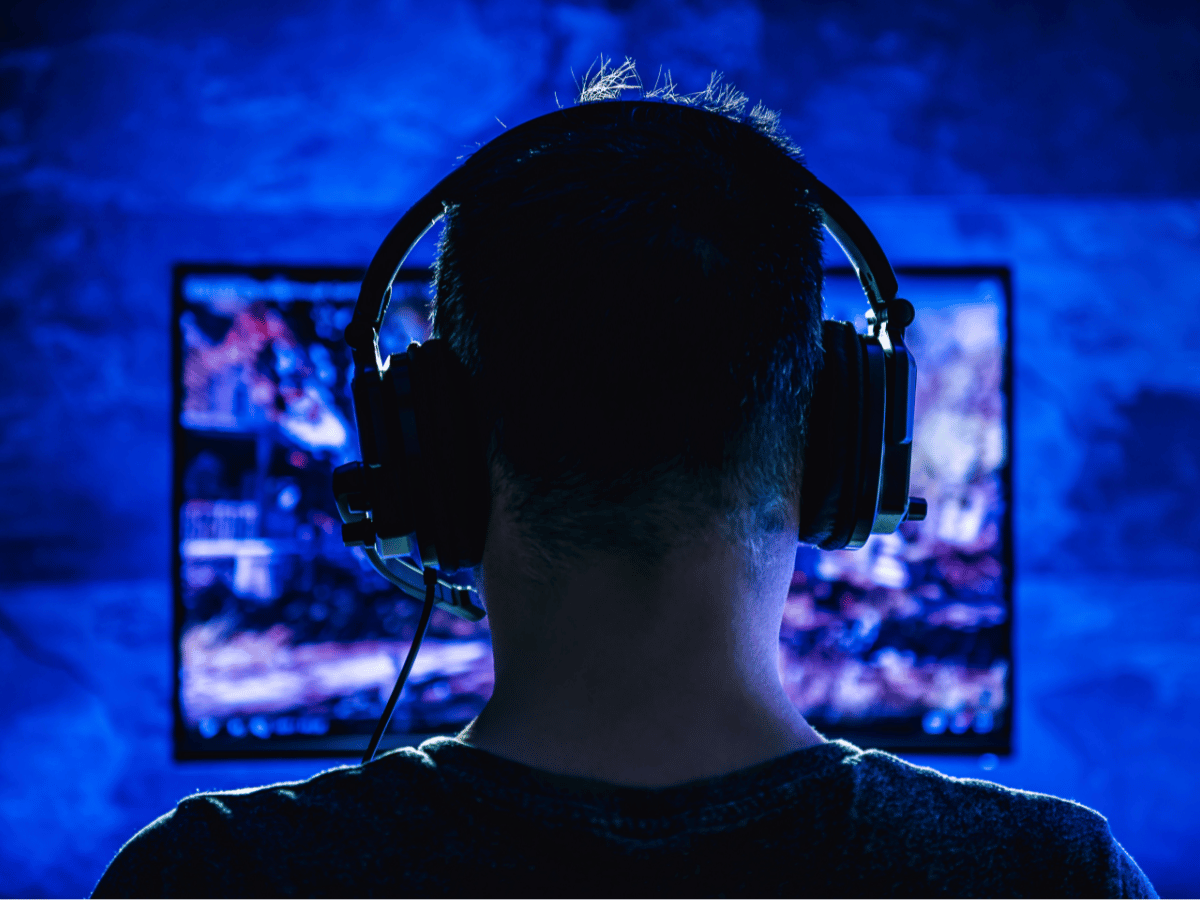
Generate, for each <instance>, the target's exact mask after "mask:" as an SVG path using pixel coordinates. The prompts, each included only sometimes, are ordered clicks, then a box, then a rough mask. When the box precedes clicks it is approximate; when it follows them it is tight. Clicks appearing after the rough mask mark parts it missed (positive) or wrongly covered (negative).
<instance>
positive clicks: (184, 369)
mask: <svg viewBox="0 0 1200 900" xmlns="http://www.w3.org/2000/svg"><path fill="white" fill-rule="evenodd" d="M898 274H899V276H900V281H901V285H902V286H903V290H904V293H905V296H907V297H909V298H910V299H911V300H912V301H913V303H914V305H915V306H916V309H917V320H916V323H915V324H914V326H913V327H912V329H910V331H909V343H910V346H911V348H912V351H913V354H914V356H915V357H916V360H917V364H918V367H919V371H920V376H919V380H918V392H917V424H916V441H915V443H916V449H915V452H914V456H913V491H912V493H914V494H916V495H918V496H924V497H926V498H927V499H928V500H929V516H928V518H927V519H926V521H925V522H923V523H910V524H905V525H903V526H902V527H901V530H900V533H899V534H897V535H891V536H876V537H872V538H871V539H870V541H869V542H868V544H867V546H866V547H864V548H863V549H861V550H858V551H854V552H834V553H825V552H821V551H817V550H814V549H811V548H805V547H802V548H800V550H799V551H798V553H797V559H796V574H795V576H794V578H793V581H792V587H791V591H790V593H789V596H788V602H787V607H786V612H785V616H784V622H783V628H782V631H781V634H780V655H779V665H780V673H781V676H782V678H783V682H784V685H785V687H786V689H787V691H788V693H789V696H791V697H792V699H793V701H794V702H795V703H796V704H797V706H798V708H800V709H801V711H803V712H804V713H805V715H806V716H808V717H809V719H810V721H811V722H812V723H813V724H814V726H815V727H817V728H818V729H819V730H821V731H822V732H823V733H825V734H827V735H828V736H831V737H832V736H845V737H847V738H849V739H851V740H854V741H855V742H857V743H859V744H860V745H862V746H868V747H881V748H885V749H892V750H910V751H922V752H977V753H981V752H995V753H1005V752H1008V751H1009V749H1010V745H1011V721H1012V690H1011V687H1012V677H1013V671H1012V665H1013V658H1012V641H1011V622H1012V604H1011V534H1010V524H1009V512H1008V511H1009V508H1010V485H1009V477H1008V473H1009V464H1010V460H1009V456H1010V450H1009V433H1010V416H1011V403H1010V393H1009V337H1008V335H1009V331H1010V329H1009V327H1008V326H1009V315H1010V309H1011V303H1010V298H1009V277H1008V273H1007V271H1006V270H1004V269H999V268H962V267H958V268H923V269H907V270H906V269H901V270H899V272H898ZM361 277H362V270H359V269H349V268H306V267H295V266H259V267H245V266H233V265H179V266H177V267H176V269H175V279H174V284H175V290H174V295H175V297H174V301H175V305H174V316H173V319H172V322H173V324H172V328H173V331H174V348H175V353H174V371H175V405H174V414H175V420H174V438H175V440H174V463H175V478H174V513H173V521H174V523H175V529H176V534H175V540H174V542H173V546H174V552H175V565H174V569H173V572H174V577H175V591H174V597H175V618H174V621H175V654H176V655H175V659H176V673H177V681H176V685H175V697H174V701H175V704H174V705H175V729H174V737H175V755H176V757H177V758H179V759H198V758H247V757H256V758H261V757H284V756H319V757H329V756H350V757H353V756H357V755H360V754H361V753H362V751H363V749H364V747H365V745H366V742H367V739H368V737H369V736H370V733H371V731H372V730H373V728H374V726H375V722H376V720H377V718H378V716H379V714H380V712H381V711H382V708H383V704H384V702H385V701H386V699H387V697H388V695H389V693H390V692H391V689H392V686H393V684H394V682H395V679H396V676H397V674H398V671H399V668H400V666H401V665H402V663H403V660H404V657H405V654H406V653H407V650H408V647H409V643H410V641H411V639H412V635H413V633H414V631H415V628H416V624H417V619H418V617H419V612H420V608H419V604H417V603H415V602H414V601H412V600H411V599H409V598H407V597H405V596H403V595H401V594H400V593H399V592H398V591H397V590H396V589H395V588H393V587H392V586H391V585H389V584H387V583H386V582H385V581H384V580H383V579H382V578H380V577H379V576H378V575H377V574H376V573H375V572H374V571H373V570H372V569H371V567H370V565H369V563H368V562H367V560H366V559H365V558H364V557H363V556H362V554H361V551H360V550H356V549H347V548H346V547H344V546H343V545H342V542H341V539H340V521H339V519H338V516H337V510H336V506H335V504H334V500H333V496H332V494H331V491H330V475H331V472H332V470H333V469H334V467H336V466H338V465H340V464H342V463H343V462H347V461H349V460H352V459H356V458H357V457H358V438H357V435H356V433H355V429H354V416H353V411H352V401H351V394H350V379H351V377H352V366H351V359H350V352H349V348H348V347H347V346H346V345H345V343H344V342H343V340H342V330H343V329H344V328H345V326H346V323H347V322H349V320H350V314H351V311H352V309H353V306H354V301H355V299H356V298H357V295H358V285H359V279H360V278H361ZM429 285H430V273H429V271H428V270H425V269H413V270H403V271H402V272H401V273H400V277H399V278H398V279H397V282H396V286H395V289H394V290H393V296H392V304H391V309H390V312H389V315H388V319H387V321H386V323H385V326H384V330H383V333H382V334H381V341H380V342H381V346H382V348H383V351H384V353H395V352H401V351H402V350H403V349H404V348H405V347H406V346H407V345H408V343H409V342H410V341H411V340H424V339H425V338H426V337H427V336H428V330H429V322H428V310H429V298H430V287H429ZM826 303H827V315H829V316H830V317H834V318H845V319H848V320H857V322H858V324H859V326H860V327H865V319H864V318H863V315H862V313H863V311H865V309H866V302H865V299H864V298H863V294H862V291H861V289H860V288H859V287H858V284H857V281H856V280H855V279H854V278H853V276H852V274H851V273H850V272H849V271H848V270H847V271H843V270H840V269H834V270H831V271H830V273H829V276H828V280H827V288H826ZM460 578H464V579H465V578H469V575H462V576H460ZM492 678H493V673H492V656H491V642H490V635H489V631H488V623H487V620H486V619H484V620H483V621H482V622H479V623H470V622H466V621H463V620H462V619H458V618H456V617H454V616H452V615H449V614H448V613H445V612H443V611H441V610H435V612H434V614H433V618H432V620H431V624H430V628H429V632H428V634H427V636H426V638H425V641H424V644H423V646H422V648H421V652H420V654H419V655H418V657H417V660H416V664H415V666H414V668H413V671H412V674H411V676H410V677H409V682H408V684H407V686H406V687H405V690H404V694H403V696H402V698H401V700H400V703H399V704H398V706H397V709H396V714H395V716H394V718H393V720H392V726H391V729H390V730H389V733H388V735H387V736H385V738H384V741H383V744H382V745H381V746H382V747H383V748H384V749H387V748H389V747H394V746H398V745H403V744H409V743H412V742H414V741H415V740H419V739H420V737H422V736H425V735H430V734H438V733H448V732H453V731H455V730H457V729H458V728H460V727H461V726H462V725H463V724H465V723H466V722H467V721H469V720H470V719H471V718H472V717H474V715H475V714H477V713H478V712H479V710H480V709H482V707H483V705H484V703H486V701H487V699H488V697H489V696H490V693H491V688H492Z"/></svg>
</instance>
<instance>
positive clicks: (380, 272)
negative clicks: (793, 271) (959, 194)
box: [346, 100, 911, 368]
mask: <svg viewBox="0 0 1200 900" xmlns="http://www.w3.org/2000/svg"><path fill="white" fill-rule="evenodd" d="M644 107H651V108H654V109H655V110H658V109H662V108H663V107H667V108H669V109H671V110H672V111H673V112H674V111H678V113H679V114H680V115H682V116H685V117H688V116H697V117H705V118H706V119H707V118H708V117H712V116H717V117H718V118H720V119H721V120H722V121H725V122H729V121H734V120H731V119H726V118H725V117H723V116H721V114H720V113H715V112H710V111H708V110H704V109H697V108H695V107H691V106H682V105H677V104H670V103H666V102H663V101H655V100H606V101H601V102H597V103H588V104H584V105H581V106H571V107H567V108H565V109H557V110H555V111H554V112H550V113H546V114H545V115H542V116H538V117H537V118H535V119H530V120H529V121H528V122H523V123H522V124H520V125H517V126H515V127H513V128H510V129H509V130H507V131H505V132H504V133H503V134H501V135H499V136H498V137H496V138H494V139H493V140H491V141H489V142H488V143H487V144H485V145H484V146H483V147H481V148H480V149H479V150H478V151H476V152H475V154H474V155H472V156H471V157H469V158H468V159H467V160H466V161H465V162H464V163H463V164H462V165H460V166H459V167H458V168H457V169H455V170H454V171H452V172H451V173H450V174H449V175H447V176H446V177H445V178H443V179H442V180H441V181H439V182H438V183H437V184H436V185H434V186H433V189H432V190H430V191H429V192H428V193H427V194H425V196H424V197H422V198H421V199H420V200H418V201H417V202H416V203H414V204H413V205H412V207H411V208H410V209H409V210H408V212H406V213H405V214H404V215H403V216H402V217H401V218H400V221H399V222H397V223H396V224H395V225H394V226H393V227H392V230H391V231H389V232H388V235H387V237H385V238H384V239H383V243H382V244H380V245H379V249H378V250H377V251H375V256H374V258H372V260H371V264H370V265H369V266H368V267H367V274H366V275H365V276H364V277H363V281H362V287H361V288H360V289H359V293H358V302H357V303H356V304H355V306H354V317H353V318H352V319H351V321H350V324H349V325H348V326H346V343H348V344H349V345H350V348H351V349H352V350H353V351H354V361H355V365H356V366H357V367H359V368H361V367H363V366H365V365H370V364H372V363H373V364H374V365H376V366H381V365H382V362H383V361H382V360H381V359H380V358H379V330H380V328H382V327H383V319H384V317H385V316H386V315H387V310H388V304H389V303H390V302H391V296H392V282H393V281H395V279H396V273H398V272H399V271H400V267H401V266H403V265H404V261H405V260H406V259H407V258H408V254H409V253H410V252H411V251H412V249H413V247H415V246H416V245H417V243H418V242H419V241H420V240H421V238H422V237H424V236H425V233H426V232H427V231H429V229H430V228H432V227H433V226H434V225H436V224H437V222H438V220H440V219H441V218H442V216H443V215H445V210H446V204H448V203H453V202H454V201H455V200H456V199H457V195H458V189H459V187H460V186H461V184H462V183H464V182H465V181H467V180H468V178H469V173H470V170H471V169H473V168H475V165H474V162H475V160H477V159H479V158H480V156H481V154H484V153H485V152H486V155H489V156H490V155H491V154H493V153H495V152H496V151H498V150H502V149H504V148H505V147H506V146H508V145H509V144H510V143H513V142H518V143H519V141H520V140H524V138H525V137H526V135H528V134H532V133H534V132H536V131H538V130H539V129H541V128H544V127H545V126H546V125H548V124H551V123H559V122H561V120H563V119H567V120H568V121H567V122H565V123H563V124H566V125H568V126H569V125H583V124H590V123H591V122H592V121H593V120H597V121H598V120H600V118H601V116H604V115H608V116H611V115H612V114H613V113H616V112H628V113H629V114H631V115H632V114H635V113H636V112H637V110H638V109H639V108H644ZM738 124H742V125H743V127H745V128H747V129H750V130H751V131H753V133H754V134H755V135H756V136H757V137H759V138H762V139H763V140H769V138H766V137H765V136H764V135H762V134H760V133H759V132H757V131H754V129H753V128H752V127H751V126H750V125H745V124H744V123H738ZM780 152H782V150H781V151H780ZM796 165H801V163H799V162H797V163H796ZM805 171H807V170H805ZM810 177H811V173H810ZM811 183H812V186H813V189H814V190H815V192H816V194H817V196H816V206H817V207H818V208H819V210H820V213H821V219H822V224H823V225H824V226H825V229H826V230H827V231H828V232H829V234H830V235H831V236H832V237H833V239H834V241H836V242H837V244H838V246H839V247H841V249H842V252H843V253H845V254H846V256H847V258H848V259H849V260H850V264H851V265H852V266H853V267H854V271H855V272H856V273H857V275H858V279H859V281H860V282H861V283H862V287H863V291H864V292H865V293H866V295H867V301H868V302H869V303H870V305H871V309H872V310H873V311H874V313H875V318H876V320H877V321H879V322H881V323H882V322H886V321H887V320H888V307H889V305H890V304H891V303H892V302H893V301H894V300H895V299H896V293H897V291H898V290H899V286H898V285H897V283H896V274H895V272H893V271H892V266H891V263H889V262H888V259H887V256H886V255H885V254H884V252H883V248H882V247H880V246H879V241H877V240H876V239H875V235H873V234H872V233H871V229H869V228H868V227H867V226H866V223H865V222H863V220H862V219H861V218H860V217H859V215H858V213H856V212H855V211H854V210H853V209H852V208H851V207H850V204H849V203H847V202H846V201H845V200H843V199H842V198H841V197H840V196H838V195H837V194H836V193H834V191H832V190H831V189H830V188H829V187H828V186H826V185H825V184H822V183H821V182H820V181H818V180H817V179H816V178H811ZM907 318H908V320H909V321H911V314H909V315H908V316H907ZM907 324H908V321H905V322H904V323H903V325H902V326H901V327H903V326H905V325H907Z"/></svg>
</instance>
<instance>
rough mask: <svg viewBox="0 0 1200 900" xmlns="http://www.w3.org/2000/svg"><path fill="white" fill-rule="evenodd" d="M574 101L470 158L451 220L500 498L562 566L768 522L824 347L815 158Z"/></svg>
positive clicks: (450, 309)
mask: <svg viewBox="0 0 1200 900" xmlns="http://www.w3.org/2000/svg"><path fill="white" fill-rule="evenodd" d="M564 113H566V114H564V115H562V116H554V117H551V118H550V120H549V121H547V122H546V123H545V124H544V125H543V126H541V127H540V128H539V129H538V130H537V132H536V133H534V134H531V135H529V134H527V140H525V141H522V142H521V143H520V146H519V147H518V148H515V149H514V148H513V147H512V146H511V145H508V146H507V147H505V148H504V149H503V151H501V152H494V151H493V152H489V151H490V149H491V148H489V149H485V150H484V151H481V152H480V153H479V154H477V155H476V157H475V158H473V159H472V160H470V161H469V163H467V165H469V166H471V167H472V169H473V172H474V175H473V178H472V180H471V182H470V186H469V188H468V190H467V191H466V192H465V194H464V197H463V199H462V200H461V202H460V203H459V204H458V205H456V206H454V207H453V208H451V209H450V210H449V212H448V215H447V218H446V228H445V232H444V235H443V241H442V247H441V254H440V259H439V263H438V269H437V298H436V305H435V333H436V334H438V335H439V336H442V337H445V338H447V339H448V340H449V342H450V345H451V346H452V348H453V349H454V351H455V352H456V353H457V355H458V356H459V357H460V358H461V359H462V360H463V362H464V363H466V365H467V367H468V369H469V371H470V372H471V374H472V376H473V379H474V383H475V384H476V386H477V389H478V391H479V399H480V408H481V412H482V415H483V418H484V427H485V428H486V429H487V430H488V432H489V433H490V435H491V469H492V478H493V493H494V496H495V497H496V498H497V501H498V502H500V503H502V504H503V506H504V509H505V512H506V513H507V514H508V515H509V516H510V517H511V519H512V520H513V521H514V522H515V523H516V524H517V526H518V527H519V528H520V529H521V532H522V537H523V538H524V539H525V540H526V541H527V542H528V543H530V544H531V545H532V546H533V547H535V548H536V556H537V557H538V558H540V559H542V560H548V561H550V562H551V563H553V562H554V561H556V560H565V559H569V558H571V557H572V556H573V555H574V554H577V553H579V552H587V551H592V550H600V551H611V552H626V553H633V554H636V555H637V557H638V558H639V559H641V560H642V561H644V562H650V563H653V561H654V560H656V559H658V558H660V557H661V555H662V554H663V553H664V552H666V551H667V550H668V549H669V548H671V547H673V546H676V545H678V544H679V543H681V542H686V541H687V540H688V538H689V536H690V535H694V534H695V533H697V532H698V531H701V530H704V529H706V528H709V527H711V526H713V525H720V524H724V525H728V524H730V523H732V522H742V523H744V522H746V521H751V522H753V523H755V524H753V525H752V527H769V525H767V523H766V522H764V519H763V516H761V515H758V516H757V517H755V513H756V512H758V513H761V512H763V511H765V510H770V509H772V508H774V507H776V506H777V505H778V502H779V501H780V500H794V499H795V497H796V496H797V495H798V492H799V480H800V475H801V472H800V459H801V453H802V449H803V441H804V431H803V421H804V414H805V409H806V406H807V403H808V400H809V397H810V394H811V391H812V386H813V382H814V379H815V373H816V371H817V368H818V367H819V362H820V352H821V350H820V319H821V302H820V296H821V287H822V269H821V244H820V218H819V212H818V210H817V209H816V208H815V207H814V205H813V202H812V196H811V194H810V192H809V181H808V176H807V172H806V171H805V170H804V169H803V168H802V167H801V166H799V165H797V164H796V161H795V158H794V153H793V152H791V151H790V150H789V148H788V147H787V145H786V143H785V142H781V141H777V140H775V139H773V138H772V137H771V136H770V135H768V134H764V133H762V132H761V131H759V130H756V129H755V128H754V127H753V126H752V125H751V124H746V123H745V122H743V121H737V120H736V119H734V118H731V117H729V116H727V115H722V114H719V113H717V112H708V111H703V110H700V109H696V108H694V107H689V106H681V105H677V104H672V103H663V102H657V103H645V102H644V103H635V104H628V103H601V104H593V105H589V106H581V107H576V108H573V109H571V110H566V111H564ZM747 515H749V516H750V519H747ZM769 519H770V516H767V520H769Z"/></svg>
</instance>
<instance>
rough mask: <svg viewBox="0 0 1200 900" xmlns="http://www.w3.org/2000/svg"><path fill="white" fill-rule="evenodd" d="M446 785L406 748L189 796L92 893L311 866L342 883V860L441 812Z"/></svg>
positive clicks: (198, 885)
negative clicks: (301, 776) (289, 777)
mask: <svg viewBox="0 0 1200 900" xmlns="http://www.w3.org/2000/svg"><path fill="white" fill-rule="evenodd" d="M440 790H441V786H440V784H439V778H438V772H437V768H436V765H435V764H434V763H433V760H432V759H431V758H430V757H429V755H428V754H426V753H424V752H423V751H421V750H419V749H413V748H406V749H403V750H397V751H394V752H392V753H388V754H385V755H383V756H381V757H379V758H378V759H377V760H375V761H374V762H372V763H370V764H369V765H366V766H342V767H338V768H335V769H330V770H327V771H325V772H321V773H319V774H317V775H314V776H313V777H311V778H308V779H306V780H304V781H294V782H282V783H278V784H270V785H266V786H263V787H255V788H244V789H240V790H232V791H219V792H211V793H201V794H193V795H192V796H190V797H185V798H184V799H183V800H181V801H180V802H179V804H178V805H177V806H176V807H175V809H173V810H172V811H171V812H169V813H167V814H166V815H164V816H162V817H160V818H158V819H156V820H155V821H154V822H152V823H151V824H150V825H148V826H146V827H145V828H143V829H142V830H141V831H140V832H138V833H137V834H136V835H134V836H133V838H131V839H130V840H129V842H128V843H126V844H125V846H124V847H122V848H121V850H120V852H119V853H118V854H117V857H116V858H115V859H114V860H113V862H112V863H111V864H110V866H109V868H108V870H107V871H106V872H105V873H104V876H103V877H102V878H101V880H100V883H99V884H98V885H97V886H96V891H95V894H94V896H97V897H104V896H149V895H155V896H178V895H180V894H184V895H188V894H195V893H196V892H197V891H198V890H203V891H207V892H210V893H211V894H212V895H214V896H215V895H228V896H243V895H254V894H258V893H263V892H264V891H265V892H266V893H270V892H271V891H270V890H269V885H271V884H272V883H274V882H275V881H276V880H277V879H278V878H279V877H280V876H285V877H286V878H288V879H292V878H294V876H295V875H296V874H297V873H298V871H300V870H304V869H308V868H312V869H313V872H312V876H313V877H314V878H317V879H319V880H320V881H321V882H326V881H328V880H330V879H333V880H335V881H336V880H337V877H338V870H339V868H340V867H341V863H342V862H343V861H345V862H346V863H348V865H347V868H348V869H350V870H355V869H357V868H359V867H360V866H361V863H362V861H363V860H364V859H368V858H370V856H371V855H372V854H373V852H374V851H375V850H376V849H377V848H376V846H375V845H376V844H377V843H379V841H380V839H381V836H382V835H385V834H387V835H390V836H391V837H392V838H396V837H400V835H398V834H397V831H398V830H399V829H400V828H401V826H402V825H403V824H405V823H408V824H411V825H412V826H413V827H416V828H420V827H422V825H423V824H424V823H423V822H422V819H423V818H425V817H428V816H436V814H437V809H438V806H439V804H438V802H437V799H438V793H439V791H440ZM401 810H402V811H403V816H397V813H398V812H400V811H401ZM342 851H344V853H343V852H342ZM314 887H315V885H314ZM259 888H261V890H259ZM319 892H321V891H319Z"/></svg>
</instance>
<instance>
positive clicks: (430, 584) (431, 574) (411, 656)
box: [362, 566, 438, 765]
mask: <svg viewBox="0 0 1200 900" xmlns="http://www.w3.org/2000/svg"><path fill="white" fill-rule="evenodd" d="M422 574H423V575H424V577H425V605H424V607H422V608H421V621H420V622H418V623H417V633H416V634H414V635H413V640H412V646H411V647H409V648H408V656H407V657H406V658H405V660H404V667H403V668H401V669H400V677H399V678H397V679H396V686H395V687H394V688H392V696H390V697H389V698H388V702H387V706H385V707H384V708H383V715H382V716H380V717H379V724H378V725H376V726H375V733H374V734H373V735H371V743H369V744H367V752H366V753H364V754H363V759H362V764H363V765H366V764H367V763H369V762H370V761H371V760H372V759H374V758H375V751H376V750H378V749H379V742H380V741H381V740H383V733H384V732H385V731H387V727H388V725H389V724H391V721H392V713H394V712H395V711H396V701H397V700H399V699H400V694H401V693H402V692H403V691H404V682H406V681H408V673H409V672H411V671H412V667H413V663H414V662H416V659H417V651H418V650H420V649H421V640H422V639H423V638H424V637H425V629H426V628H428V627H429V616H430V615H431V614H432V613H433V600H434V593H435V591H436V590H437V583H438V570H437V569H435V568H433V567H432V566H427V567H426V568H425V571H424V572H423V573H422Z"/></svg>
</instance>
